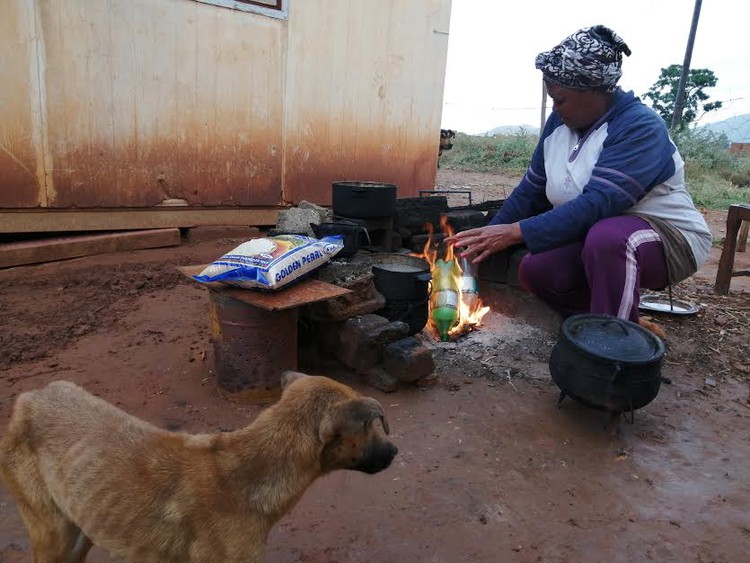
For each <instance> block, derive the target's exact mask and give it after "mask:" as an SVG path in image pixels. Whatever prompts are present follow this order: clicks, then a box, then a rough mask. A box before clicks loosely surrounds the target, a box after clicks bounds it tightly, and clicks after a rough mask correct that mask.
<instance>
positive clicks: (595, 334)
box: [560, 314, 664, 364]
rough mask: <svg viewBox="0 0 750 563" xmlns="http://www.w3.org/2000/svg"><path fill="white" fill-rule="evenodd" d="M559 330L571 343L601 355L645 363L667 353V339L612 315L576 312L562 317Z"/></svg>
mask: <svg viewBox="0 0 750 563" xmlns="http://www.w3.org/2000/svg"><path fill="white" fill-rule="evenodd" d="M560 330H561V333H562V335H563V337H564V338H566V339H567V340H568V341H570V343H571V344H573V345H574V346H576V347H578V348H580V349H581V350H583V351H584V352H586V353H588V354H591V355H593V356H596V357H599V358H603V359H607V360H613V361H618V362H627V363H635V364H643V363H650V362H654V361H658V360H660V359H661V358H662V357H663V356H664V343H663V342H662V341H661V340H660V339H659V338H658V337H657V336H655V335H654V334H653V333H651V332H650V331H648V330H646V329H644V328H643V327H641V326H640V325H638V324H636V323H633V322H631V321H627V320H623V319H619V318H617V317H613V316H610V315H595V314H584V315H573V316H572V317H568V318H567V319H565V321H563V324H562V327H561V329H560Z"/></svg>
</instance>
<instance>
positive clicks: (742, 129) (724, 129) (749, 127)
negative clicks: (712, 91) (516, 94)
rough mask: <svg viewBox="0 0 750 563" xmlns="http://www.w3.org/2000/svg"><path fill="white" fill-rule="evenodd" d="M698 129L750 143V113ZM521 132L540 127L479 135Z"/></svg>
mask: <svg viewBox="0 0 750 563" xmlns="http://www.w3.org/2000/svg"><path fill="white" fill-rule="evenodd" d="M696 129H698V130H704V131H711V132H712V133H714V134H716V135H726V136H727V139H729V142H730V143H750V113H746V114H743V115H736V116H734V117H730V118H729V119H725V120H724V121H717V122H715V123H706V124H705V125H698V127H696ZM519 133H526V134H528V135H539V127H534V126H533V125H501V126H499V127H495V128H494V129H490V130H489V131H485V132H484V133H480V134H479V136H481V137H492V136H493V135H518V134H519Z"/></svg>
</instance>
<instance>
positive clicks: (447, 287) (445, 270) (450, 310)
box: [430, 260, 459, 342]
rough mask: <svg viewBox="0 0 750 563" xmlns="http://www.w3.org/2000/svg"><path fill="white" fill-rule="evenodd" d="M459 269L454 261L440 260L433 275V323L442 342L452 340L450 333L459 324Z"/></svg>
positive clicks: (431, 299) (431, 314)
mask: <svg viewBox="0 0 750 563" xmlns="http://www.w3.org/2000/svg"><path fill="white" fill-rule="evenodd" d="M458 276H459V273H458V269H457V268H456V262H455V261H454V260H448V261H445V260H438V261H437V262H435V269H434V271H433V273H432V294H431V295H430V301H431V302H432V303H431V305H432V312H431V313H430V316H431V317H432V322H434V323H435V326H436V327H437V331H438V334H439V335H440V340H442V341H443V342H447V341H448V340H450V336H449V335H448V333H449V332H450V330H451V329H452V328H453V327H454V326H456V324H458V318H459V311H458V300H459V297H458V295H459V294H458V292H459V287H458V279H459V277H458Z"/></svg>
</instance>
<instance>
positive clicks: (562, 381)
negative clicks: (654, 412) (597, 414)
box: [549, 314, 665, 420]
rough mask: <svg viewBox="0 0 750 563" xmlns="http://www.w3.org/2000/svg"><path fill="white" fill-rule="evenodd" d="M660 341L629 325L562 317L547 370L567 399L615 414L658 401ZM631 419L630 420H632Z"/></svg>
mask: <svg viewBox="0 0 750 563" xmlns="http://www.w3.org/2000/svg"><path fill="white" fill-rule="evenodd" d="M664 352H665V349H664V343H663V342H662V341H661V340H660V339H659V338H658V337H657V336H655V335H654V334H653V333H651V332H650V331H648V330H646V329H644V328H642V327H641V326H640V325H638V324H636V323H633V322H631V321H627V320H623V319H619V318H617V317H613V316H610V315H596V314H583V315H573V316H571V317H568V318H567V319H565V320H564V321H563V323H562V326H561V327H560V334H559V338H558V341H557V343H556V344H555V346H554V348H553V349H552V355H551V356H550V360H549V370H550V373H551V375H552V379H553V380H554V381H555V383H556V384H557V386H558V387H559V388H560V391H561V392H560V399H559V401H558V405H559V404H560V402H562V400H563V399H564V398H565V397H566V396H570V397H571V398H573V399H575V400H577V401H579V402H580V403H583V404H584V405H586V406H589V407H591V408H595V409H598V410H604V411H608V412H610V413H612V414H613V415H619V414H622V413H627V412H630V413H631V415H632V412H633V411H635V410H636V409H640V408H642V407H644V406H646V405H647V404H649V403H650V402H651V401H653V400H654V399H655V398H656V395H657V394H658V393H659V388H660V386H661V366H662V361H663V359H664ZM631 420H632V419H631Z"/></svg>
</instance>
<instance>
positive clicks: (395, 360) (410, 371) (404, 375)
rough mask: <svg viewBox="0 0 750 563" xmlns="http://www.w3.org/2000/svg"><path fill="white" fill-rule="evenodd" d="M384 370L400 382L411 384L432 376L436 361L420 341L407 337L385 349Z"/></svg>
mask: <svg viewBox="0 0 750 563" xmlns="http://www.w3.org/2000/svg"><path fill="white" fill-rule="evenodd" d="M383 369H384V370H385V371H386V373H388V374H389V375H392V376H393V377H395V378H396V379H398V380H399V381H403V382H405V383H411V382H413V381H417V380H418V379H422V378H423V377H425V376H427V375H429V374H431V373H432V372H433V371H434V370H435V360H434V359H433V357H432V352H431V351H430V350H428V349H427V348H426V347H425V346H424V345H423V344H422V343H421V342H419V340H417V339H416V338H413V337H407V338H402V339H400V340H397V341H395V342H392V343H391V344H389V345H387V346H386V347H385V348H384V349H383Z"/></svg>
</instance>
